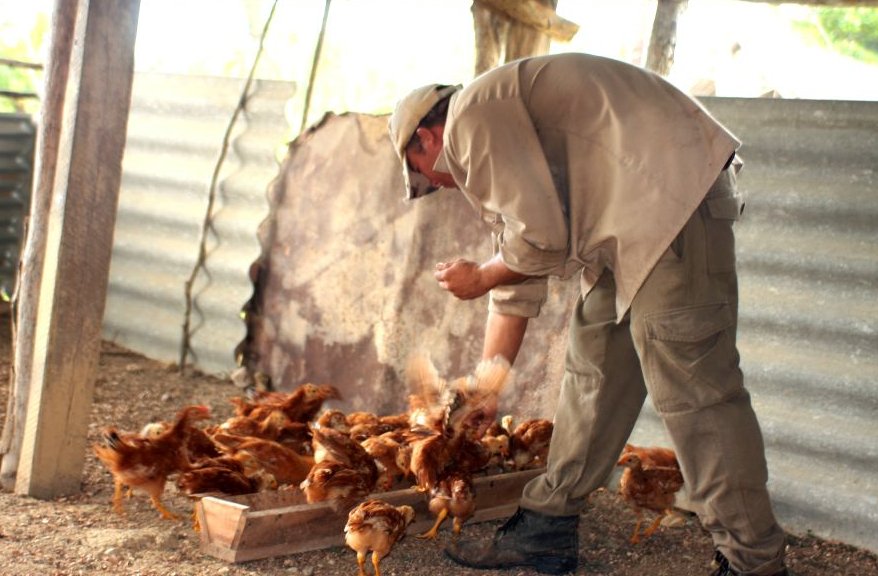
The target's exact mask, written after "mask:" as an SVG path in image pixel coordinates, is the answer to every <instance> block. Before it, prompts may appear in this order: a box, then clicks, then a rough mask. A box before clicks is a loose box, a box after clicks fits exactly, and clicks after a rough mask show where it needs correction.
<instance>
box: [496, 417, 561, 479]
mask: <svg viewBox="0 0 878 576" xmlns="http://www.w3.org/2000/svg"><path fill="white" fill-rule="evenodd" d="M507 422H508V420H507ZM554 428H555V427H554V424H553V423H552V421H551V420H546V419H545V418H531V419H529V420H525V421H524V422H522V423H521V424H519V425H518V426H516V427H515V429H514V430H512V431H511V432H512V433H511V435H510V436H509V457H510V459H511V460H512V467H513V468H514V469H515V470H528V469H531V468H540V467H542V466H545V465H546V459H547V457H548V455H549V445H550V443H551V441H552V432H553V431H554Z"/></svg>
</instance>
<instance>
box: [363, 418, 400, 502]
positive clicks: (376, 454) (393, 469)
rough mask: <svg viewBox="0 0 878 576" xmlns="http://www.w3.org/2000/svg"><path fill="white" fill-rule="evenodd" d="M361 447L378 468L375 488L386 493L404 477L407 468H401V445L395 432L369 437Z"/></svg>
mask: <svg viewBox="0 0 878 576" xmlns="http://www.w3.org/2000/svg"><path fill="white" fill-rule="evenodd" d="M361 445H362V446H363V448H364V449H365V450H366V452H367V453H368V454H369V456H371V457H372V459H373V460H374V461H375V465H376V466H377V467H378V481H377V482H376V487H377V488H378V489H380V490H382V491H385V492H386V491H388V490H390V489H391V488H392V487H393V484H394V483H395V482H396V481H397V480H399V479H401V478H403V477H404V476H405V475H406V472H407V470H408V468H401V467H400V465H399V463H400V459H399V451H400V449H401V447H402V444H401V442H400V440H399V438H398V435H397V433H396V432H393V431H391V432H385V433H384V434H381V435H380V436H370V437H368V438H366V439H365V440H363V441H362V442H361Z"/></svg>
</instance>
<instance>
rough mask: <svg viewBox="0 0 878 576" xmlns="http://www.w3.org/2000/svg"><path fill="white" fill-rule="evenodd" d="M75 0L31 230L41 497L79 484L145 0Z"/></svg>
mask: <svg viewBox="0 0 878 576" xmlns="http://www.w3.org/2000/svg"><path fill="white" fill-rule="evenodd" d="M69 1H71V2H74V3H76V5H77V15H76V26H75V31H74V42H73V49H72V53H71V54H70V58H69V65H70V71H69V76H68V82H67V92H66V96H65V99H64V112H63V119H62V125H61V132H60V139H59V148H58V156H57V164H56V168H55V177H54V185H53V188H52V202H51V206H50V208H49V215H48V219H47V226H46V229H45V231H36V230H35V231H34V233H35V234H40V233H42V234H45V237H46V253H45V263H44V266H43V270H42V284H41V287H40V292H39V303H38V311H37V322H36V327H35V330H34V342H33V350H34V359H33V365H32V378H31V384H32V388H31V391H30V395H29V398H28V404H27V419H26V422H25V428H24V439H23V442H22V451H21V458H20V462H19V469H18V476H17V479H16V483H15V491H16V492H17V493H19V494H26V495H29V496H35V497H38V498H53V497H57V496H61V495H65V494H72V493H76V492H78V491H79V489H80V483H81V477H82V468H83V464H84V462H85V451H86V437H87V431H88V419H89V413H90V409H91V403H92V395H93V391H94V382H93V378H94V372H95V368H96V366H97V361H98V355H99V353H100V342H101V325H102V322H103V313H104V304H105V300H106V293H107V281H108V277H109V268H110V255H111V252H112V245H113V229H114V227H115V222H116V209H117V205H118V198H119V183H120V180H121V174H122V154H123V151H124V147H125V135H126V130H127V125H128V111H129V108H130V104H131V85H132V80H133V74H134V40H135V36H136V32H137V17H138V13H139V10H140V0H125V1H124V2H120V1H119V0H69ZM22 296H23V298H33V297H36V296H37V295H36V294H25V295H22ZM25 368H26V367H25Z"/></svg>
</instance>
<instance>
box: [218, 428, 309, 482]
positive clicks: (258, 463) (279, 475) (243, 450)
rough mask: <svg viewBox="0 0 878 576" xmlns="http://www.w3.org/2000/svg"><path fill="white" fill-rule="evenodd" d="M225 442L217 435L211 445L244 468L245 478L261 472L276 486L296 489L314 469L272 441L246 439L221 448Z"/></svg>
mask: <svg viewBox="0 0 878 576" xmlns="http://www.w3.org/2000/svg"><path fill="white" fill-rule="evenodd" d="M229 436H230V438H240V437H235V436H234V435H229ZM224 439H225V438H224V437H221V436H219V435H215V436H214V441H216V442H217V443H218V444H220V447H221V448H222V449H223V451H224V452H226V453H227V454H229V455H231V456H232V457H233V458H234V459H236V460H238V461H239V462H241V464H243V465H244V470H245V471H246V472H247V474H248V475H252V474H254V473H255V472H256V471H257V470H263V471H265V472H268V473H270V474H271V475H273V476H274V478H275V480H277V483H278V484H292V485H298V484H299V483H300V482H301V481H302V480H304V479H305V478H306V477H307V476H308V472H310V470H311V467H312V466H313V465H314V459H313V458H312V457H311V456H306V455H302V454H299V453H298V452H296V451H295V450H292V449H290V448H287V447H286V446H284V445H283V444H280V443H278V442H275V441H273V440H265V439H264V438H256V437H249V438H244V439H242V440H241V441H240V442H236V443H232V442H229V443H226V444H224V443H222V442H223V440H224Z"/></svg>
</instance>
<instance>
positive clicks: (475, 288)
mask: <svg viewBox="0 0 878 576" xmlns="http://www.w3.org/2000/svg"><path fill="white" fill-rule="evenodd" d="M433 276H434V277H435V278H436V280H437V281H438V282H439V286H440V287H441V288H443V289H444V290H448V291H449V292H451V293H452V294H454V295H455V296H456V297H457V298H460V299H461V300H472V299H473V298H479V297H481V296H484V295H485V294H487V293H488V291H489V290H490V289H491V288H493V286H485V285H484V284H485V283H484V282H483V278H482V271H481V268H480V266H479V265H478V264H477V263H475V262H471V261H469V260H464V259H462V258H458V259H457V260H454V261H453V262H439V263H438V264H436V268H435V270H434V272H433Z"/></svg>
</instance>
